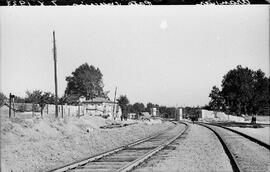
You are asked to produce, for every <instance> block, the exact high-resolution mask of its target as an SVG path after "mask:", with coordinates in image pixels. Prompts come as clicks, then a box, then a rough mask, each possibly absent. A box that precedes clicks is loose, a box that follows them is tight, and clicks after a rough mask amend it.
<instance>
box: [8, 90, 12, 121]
mask: <svg viewBox="0 0 270 172" xmlns="http://www.w3.org/2000/svg"><path fill="white" fill-rule="evenodd" d="M11 97H12V96H11V93H9V111H8V112H9V115H8V117H9V118H10V117H11V99H12V98H11Z"/></svg>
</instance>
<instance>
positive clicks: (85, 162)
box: [47, 122, 177, 172]
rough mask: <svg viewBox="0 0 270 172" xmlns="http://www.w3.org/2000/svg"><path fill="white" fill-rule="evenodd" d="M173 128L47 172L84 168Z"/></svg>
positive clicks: (62, 171)
mask: <svg viewBox="0 0 270 172" xmlns="http://www.w3.org/2000/svg"><path fill="white" fill-rule="evenodd" d="M172 123H173V124H175V125H176V124H177V123H175V122H172ZM172 128H173V127H169V128H168V129H166V130H165V131H163V132H159V133H157V134H155V135H153V136H150V137H147V138H144V139H141V140H138V141H136V142H133V143H130V144H128V145H125V146H120V147H118V148H115V149H113V150H110V151H106V152H103V153H100V154H97V155H94V156H91V157H87V158H84V159H82V160H79V161H76V162H73V163H70V164H67V165H63V166H60V167H57V168H54V169H52V170H49V171H47V172H65V171H68V170H71V169H74V168H76V167H78V166H82V165H85V164H87V163H89V162H91V161H95V160H98V159H100V158H102V157H105V156H108V155H111V154H113V153H116V152H119V151H121V150H124V149H126V148H129V147H131V146H135V145H137V144H140V143H143V142H146V141H147V140H150V139H153V138H155V137H158V136H159V135H162V134H164V133H166V132H167V131H169V130H170V129H172Z"/></svg>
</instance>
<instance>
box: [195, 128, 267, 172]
mask: <svg viewBox="0 0 270 172" xmlns="http://www.w3.org/2000/svg"><path fill="white" fill-rule="evenodd" d="M197 124H199V125H201V126H204V127H206V128H208V129H210V130H212V131H213V132H214V133H215V135H216V136H217V137H218V139H219V140H220V142H221V143H222V146H223V148H224V150H225V152H226V154H227V155H228V157H229V159H230V162H231V165H232V168H233V170H234V171H238V172H249V171H256V172H257V171H270V148H269V145H267V144H265V143H264V142H261V141H260V140H257V139H255V138H253V137H250V136H248V135H246V134H243V133H240V132H238V131H235V130H232V129H229V128H226V127H223V126H219V125H212V124H205V123H197Z"/></svg>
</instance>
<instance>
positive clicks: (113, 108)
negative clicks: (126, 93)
mask: <svg viewBox="0 0 270 172" xmlns="http://www.w3.org/2000/svg"><path fill="white" fill-rule="evenodd" d="M116 91H117V87H115V92H114V99H113V119H114V120H115V115H114V109H115V98H116Z"/></svg>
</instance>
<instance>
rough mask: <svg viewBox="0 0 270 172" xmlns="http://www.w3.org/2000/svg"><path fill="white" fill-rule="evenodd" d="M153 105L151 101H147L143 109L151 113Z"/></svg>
mask: <svg viewBox="0 0 270 172" xmlns="http://www.w3.org/2000/svg"><path fill="white" fill-rule="evenodd" d="M153 107H155V105H154V104H153V103H147V104H146V108H145V111H147V112H149V113H151V109H152V108H153Z"/></svg>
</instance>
